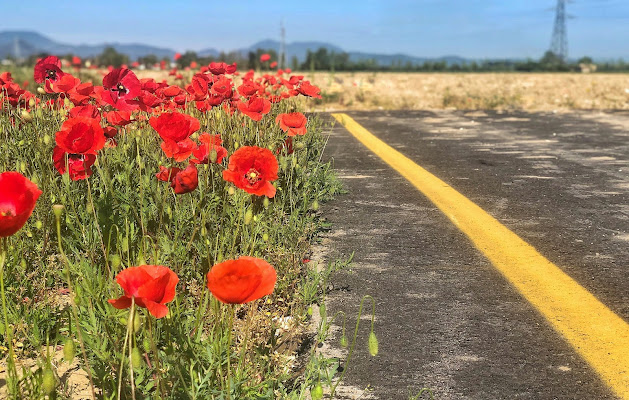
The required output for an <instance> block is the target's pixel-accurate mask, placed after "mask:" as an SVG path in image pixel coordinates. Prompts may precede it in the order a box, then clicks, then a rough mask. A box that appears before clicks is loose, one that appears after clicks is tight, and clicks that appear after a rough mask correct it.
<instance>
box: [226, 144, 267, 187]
mask: <svg viewBox="0 0 629 400" xmlns="http://www.w3.org/2000/svg"><path fill="white" fill-rule="evenodd" d="M277 170H278V165H277V160H276V159H275V156H274V155H273V153H272V152H271V150H269V149H265V148H262V147H257V146H244V147H241V148H239V149H238V150H236V151H235V152H234V154H232V156H231V157H230V158H229V165H228V166H227V169H226V170H225V171H223V179H225V180H226V181H228V182H232V183H233V184H234V185H236V187H238V188H240V189H243V190H244V191H245V192H247V193H251V194H255V195H257V196H267V197H274V196H275V187H273V185H272V184H271V181H274V180H276V179H277Z"/></svg>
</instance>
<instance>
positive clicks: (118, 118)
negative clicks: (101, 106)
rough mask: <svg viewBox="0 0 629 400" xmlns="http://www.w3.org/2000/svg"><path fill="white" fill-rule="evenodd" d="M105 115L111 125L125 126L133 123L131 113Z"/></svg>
mask: <svg viewBox="0 0 629 400" xmlns="http://www.w3.org/2000/svg"><path fill="white" fill-rule="evenodd" d="M103 115H104V116H105V119H106V120H107V122H108V123H109V124H110V125H115V126H125V125H128V124H130V123H131V122H133V120H132V119H131V111H109V112H106V113H104V114H103Z"/></svg>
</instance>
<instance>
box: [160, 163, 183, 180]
mask: <svg viewBox="0 0 629 400" xmlns="http://www.w3.org/2000/svg"><path fill="white" fill-rule="evenodd" d="M179 171H181V168H177V167H172V168H166V167H163V166H161V165H160V167H159V172H158V173H156V174H155V177H156V178H157V180H159V181H163V182H170V181H171V180H172V178H174V176H175V175H177V174H178V173H179Z"/></svg>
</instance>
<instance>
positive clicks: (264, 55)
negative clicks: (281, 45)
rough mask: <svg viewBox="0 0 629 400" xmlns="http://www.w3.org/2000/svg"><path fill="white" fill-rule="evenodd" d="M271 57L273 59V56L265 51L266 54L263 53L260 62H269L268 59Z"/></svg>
mask: <svg viewBox="0 0 629 400" xmlns="http://www.w3.org/2000/svg"><path fill="white" fill-rule="evenodd" d="M270 59H271V56H270V55H269V54H266V53H264V54H262V55H261V56H260V62H267V61H269V60H270Z"/></svg>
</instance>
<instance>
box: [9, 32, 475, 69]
mask: <svg viewBox="0 0 629 400" xmlns="http://www.w3.org/2000/svg"><path fill="white" fill-rule="evenodd" d="M108 46H111V47H113V48H114V49H116V51H118V52H120V53H124V54H126V55H128V56H129V58H130V59H131V60H136V59H138V58H139V57H144V56H147V55H149V54H153V55H155V56H157V57H158V58H162V57H168V58H172V57H173V56H174V55H175V51H174V50H172V49H168V48H161V47H155V46H149V45H145V44H140V43H131V44H129V43H102V44H96V45H87V44H79V45H73V44H67V43H59V42H56V41H54V40H52V39H50V38H48V37H46V36H44V35H42V34H40V33H38V32H33V31H3V32H0V59H3V58H6V57H7V56H12V57H28V56H31V55H35V54H41V53H47V54H55V55H66V54H74V55H78V56H79V57H94V56H97V55H99V54H101V53H102V52H103V50H104V49H105V48H106V47H108ZM320 48H325V49H327V50H328V52H330V53H331V52H334V53H343V52H346V51H345V50H343V49H342V48H340V47H338V46H336V45H333V44H330V43H326V42H314V41H313V42H293V43H287V44H286V54H287V56H288V57H287V61H288V63H289V64H290V63H291V60H292V59H293V57H297V60H298V61H299V62H300V63H302V62H304V61H305V60H306V56H307V54H308V50H310V51H312V52H315V51H317V50H318V49H320ZM257 49H266V50H271V49H272V50H275V51H276V52H278V53H279V50H280V42H278V41H277V40H271V39H266V40H262V41H259V42H257V43H254V44H252V45H251V46H249V47H245V48H241V49H236V50H234V51H235V52H237V53H240V54H241V55H243V56H244V57H246V56H247V54H248V53H249V51H256V50H257ZM196 53H197V55H198V56H200V57H208V56H212V57H218V56H219V54H220V52H219V51H218V50H216V49H213V48H207V49H203V50H200V51H197V52H196ZM347 53H348V54H349V58H350V60H351V61H354V62H357V61H366V60H375V61H376V63H377V64H379V65H382V66H387V65H405V64H407V63H411V64H413V65H415V64H423V63H424V62H426V61H445V62H446V64H448V65H452V64H462V63H465V62H468V61H470V60H467V59H465V58H461V57H458V56H445V57H440V58H422V57H413V56H409V55H406V54H378V53H364V52H356V51H351V52H347Z"/></svg>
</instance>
